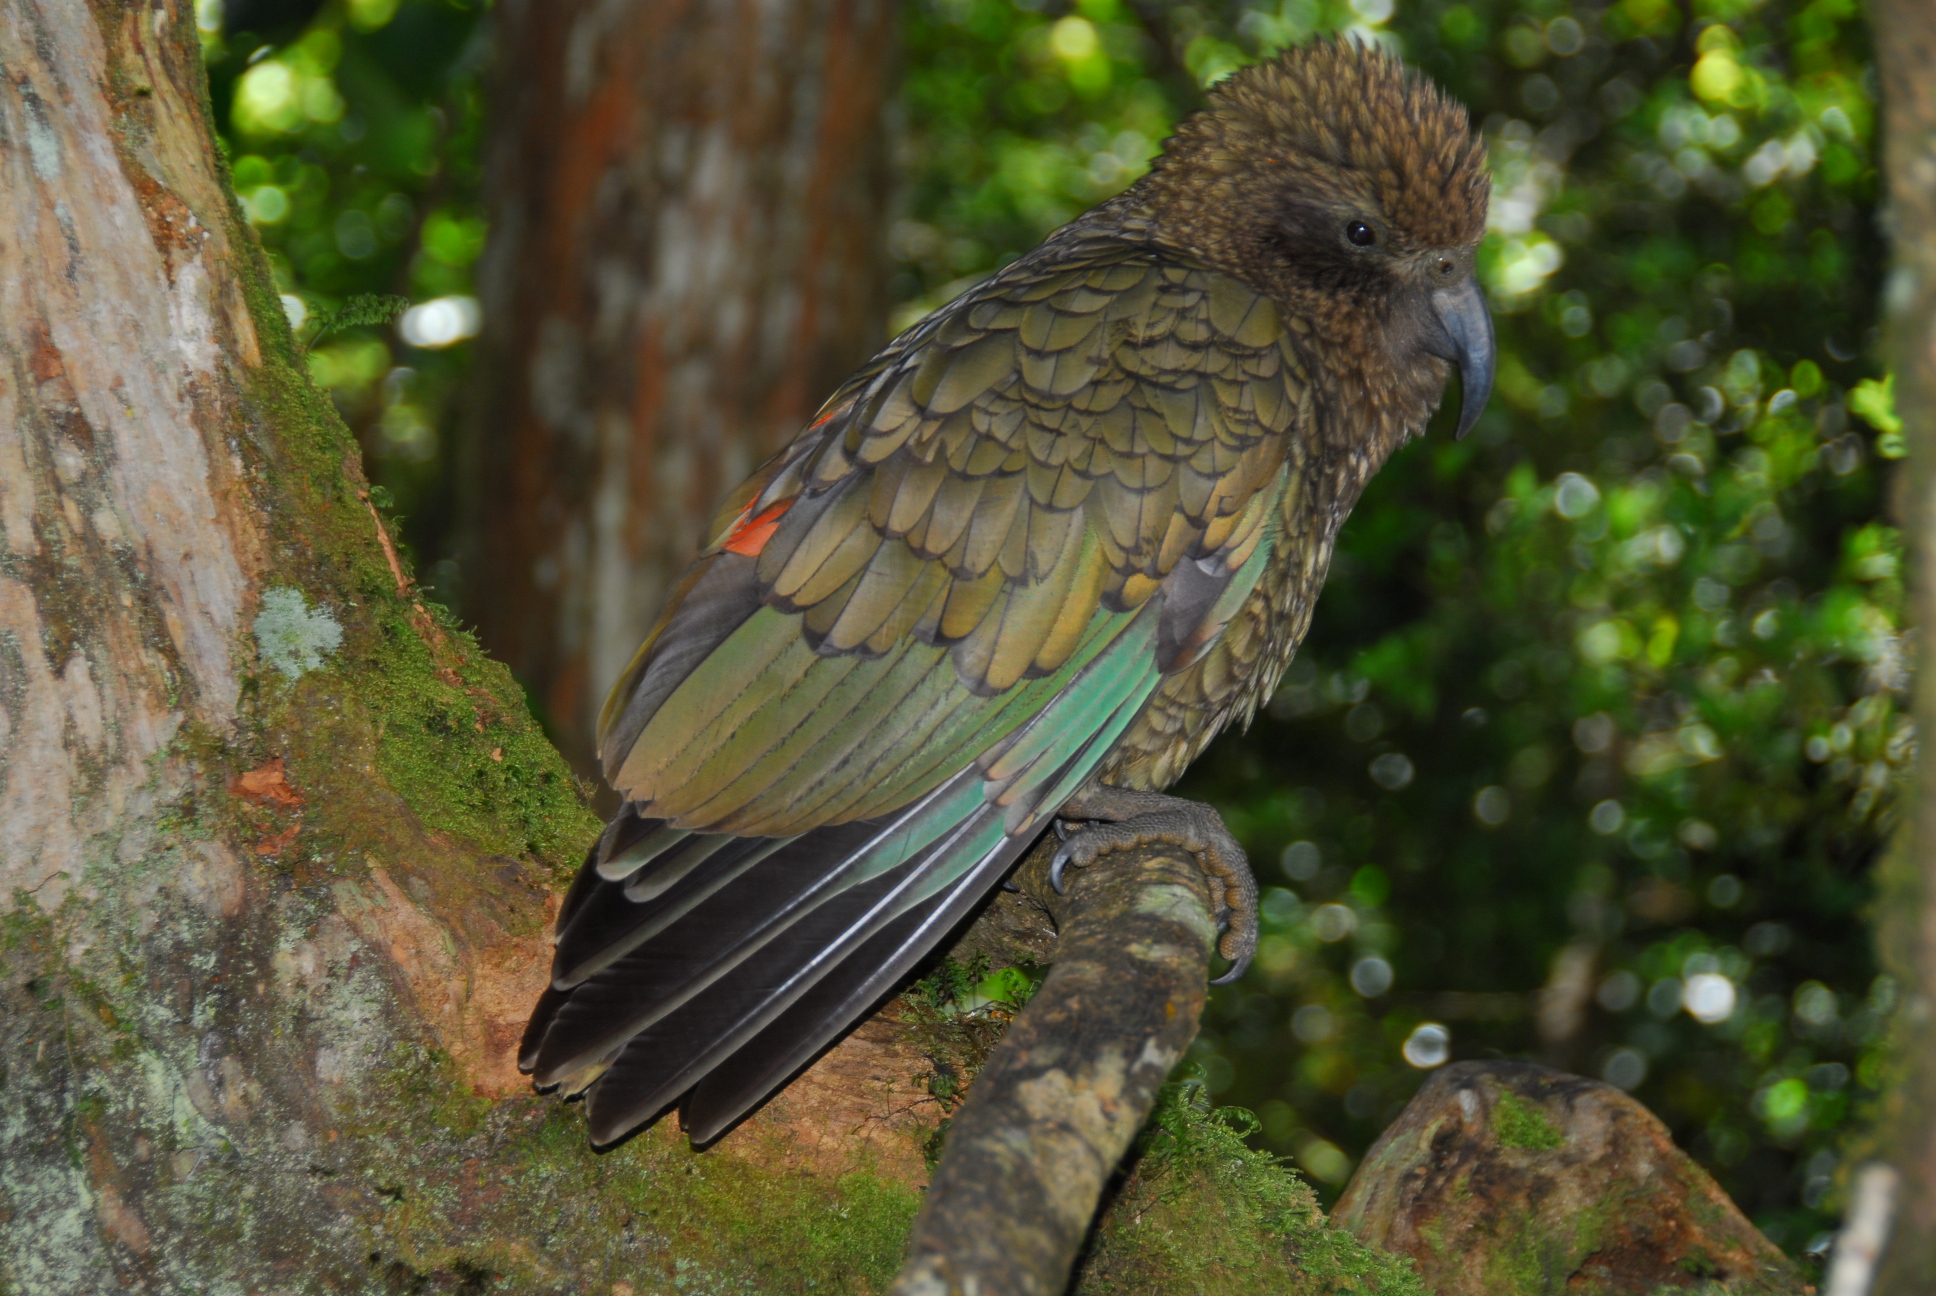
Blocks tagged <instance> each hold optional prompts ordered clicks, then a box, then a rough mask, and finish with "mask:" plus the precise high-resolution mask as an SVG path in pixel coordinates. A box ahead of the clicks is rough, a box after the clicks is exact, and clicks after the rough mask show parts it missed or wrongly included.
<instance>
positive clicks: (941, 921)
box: [685, 839, 1029, 1144]
mask: <svg viewBox="0 0 1936 1296" xmlns="http://www.w3.org/2000/svg"><path fill="white" fill-rule="evenodd" d="M1028 845H1029V842H1028V840H1027V839H1021V840H1014V839H1009V840H1004V841H1003V842H1002V844H1001V846H999V847H998V848H997V849H996V850H994V851H992V852H990V854H989V855H988V856H987V857H986V858H984V859H983V861H982V862H981V863H980V864H979V865H977V866H976V867H975V868H974V869H973V870H972V871H971V872H970V873H969V874H968V875H967V876H966V877H964V878H962V879H961V881H960V882H958V883H956V884H955V885H954V886H953V887H950V888H949V889H948V890H946V891H944V892H942V893H941V894H940V895H938V896H936V897H935V898H934V899H933V900H931V901H929V902H928V903H926V904H924V905H923V906H922V907H921V908H920V909H918V910H916V911H914V912H913V913H910V914H907V915H905V916H904V917H903V918H902V919H901V920H898V921H896V922H895V923H893V924H892V925H890V926H889V927H888V928H886V929H885V930H883V931H882V932H880V933H879V934H878V935H876V936H875V937H873V938H872V939H871V940H869V941H868V942H867V943H866V944H865V945H862V946H861V947H860V948H859V949H858V950H856V951H854V953H853V954H851V955H849V956H848V957H847V958H846V959H845V960H844V961H843V962H842V963H841V964H840V966H839V967H837V968H835V969H833V970H832V971H831V972H829V973H828V974H827V975H826V976H825V977H823V978H822V979H821V980H820V982H819V983H818V984H817V985H815V986H814V987H813V988H812V989H811V990H809V991H808V992H807V993H806V994H805V995H803V996H801V998H800V999H799V1001H798V1002H796V1003H794V1004H793V1005H792V1006H791V1007H789V1008H788V1009H787V1010H786V1011H785V1013H784V1014H782V1015H781V1016H780V1017H779V1019H778V1020H776V1021H775V1022H774V1023H773V1024H772V1025H770V1026H768V1027H767V1028H766V1029H765V1030H763V1031H761V1032H760V1033H759V1034H758V1035H756V1036H754V1037H753V1038H752V1039H751V1040H749V1041H747V1042H746V1044H745V1045H744V1046H742V1047H741V1048H739V1049H738V1050H737V1051H736V1052H734V1053H733V1054H732V1055H731V1056H729V1057H727V1058H725V1059H724V1060H723V1061H721V1062H720V1063H719V1064H718V1065H717V1066H714V1067H713V1068H712V1069H711V1070H710V1071H709V1072H707V1073H706V1075H705V1077H704V1078H703V1079H701V1080H700V1081H699V1084H698V1086H697V1087H696V1088H695V1089H694V1090H693V1091H692V1094H691V1096H690V1097H689V1098H688V1099H687V1100H686V1108H685V1125H686V1132H687V1135H688V1136H689V1137H690V1138H691V1139H692V1141H693V1142H694V1143H696V1144H705V1143H710V1142H712V1141H713V1140H714V1139H716V1138H718V1137H719V1136H720V1135H721V1134H724V1133H725V1132H726V1131H727V1130H728V1129H730V1128H731V1127H732V1126H733V1125H734V1124H735V1123H736V1122H737V1121H739V1119H740V1118H741V1117H743V1116H745V1115H746V1114H747V1113H748V1112H750V1111H751V1110H753V1108H755V1107H757V1106H758V1105H759V1104H760V1103H761V1102H763V1101H765V1100H766V1098H767V1096H768V1095H770V1094H772V1093H773V1092H774V1091H775V1090H777V1089H779V1088H780V1086H782V1085H783V1084H785V1083H786V1082H787V1080H788V1079H789V1078H790V1077H791V1076H792V1075H793V1074H794V1073H795V1072H796V1071H798V1070H799V1069H800V1068H801V1067H803V1066H805V1065H806V1064H807V1063H808V1062H810V1061H812V1060H813V1058H814V1057H815V1056H816V1055H818V1054H819V1053H820V1052H821V1050H823V1049H824V1048H826V1047H827V1045H828V1044H830V1043H832V1042H833V1041H834V1040H835V1039H836V1038H837V1037H838V1036H839V1035H840V1034H841V1032H842V1031H844V1030H846V1029H847V1028H848V1027H849V1026H851V1025H853V1023H854V1022H855V1021H856V1020H857V1019H858V1018H860V1017H861V1016H862V1015H863V1014H864V1013H866V1012H867V1010H868V1009H869V1008H871V1007H873V1006H874V1004H875V1003H877V1002H878V1001H879V1000H880V999H882V998H883V997H885V996H886V995H887V994H889V993H891V992H892V991H893V990H894V989H895V988H896V987H897V986H898V985H899V983H900V981H901V979H902V978H903V977H905V976H907V974H908V973H909V972H911V971H913V970H914V967H915V965H916V964H918V963H919V962H920V961H921V960H922V959H923V958H926V957H927V956H928V955H929V954H930V953H932V952H933V950H934V948H935V946H937V945H938V944H940V942H941V940H942V939H943V938H944V937H946V936H947V934H948V933H949V932H950V931H952V930H953V929H954V928H955V926H956V924H958V923H959V922H960V921H961V920H962V919H963V918H964V917H966V916H967V914H968V912H969V911H970V910H972V909H973V908H974V907H975V904H976V902H978V901H979V900H980V899H981V898H982V897H983V896H984V895H986V894H987V892H988V890H989V888H990V887H991V886H993V885H994V883H995V881H996V879H998V878H1000V877H1001V876H1002V875H1003V874H1004V873H1006V872H1007V871H1008V867H1009V865H1011V864H1013V863H1014V862H1015V859H1016V857H1017V856H1018V855H1020V854H1021V853H1022V851H1023V850H1024V849H1026V848H1027V846H1028Z"/></svg>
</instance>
